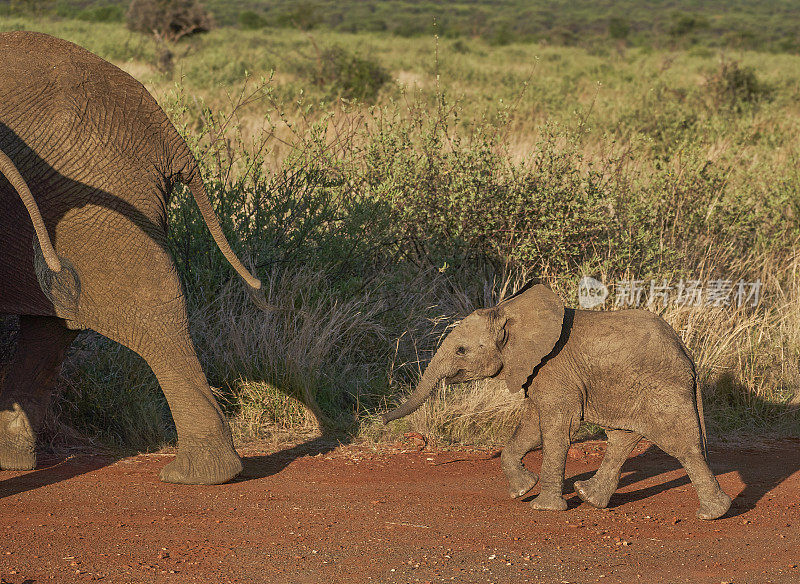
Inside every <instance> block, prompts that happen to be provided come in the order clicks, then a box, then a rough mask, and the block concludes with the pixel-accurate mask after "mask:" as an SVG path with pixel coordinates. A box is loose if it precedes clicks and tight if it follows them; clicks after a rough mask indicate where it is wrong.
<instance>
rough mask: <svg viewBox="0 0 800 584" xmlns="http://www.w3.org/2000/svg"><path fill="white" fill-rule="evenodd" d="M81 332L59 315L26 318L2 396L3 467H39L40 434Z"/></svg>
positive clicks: (0, 440)
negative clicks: (68, 353)
mask: <svg viewBox="0 0 800 584" xmlns="http://www.w3.org/2000/svg"><path fill="white" fill-rule="evenodd" d="M77 334H78V333H77V331H73V330H69V329H68V328H67V327H66V326H65V325H64V321H62V320H61V319H59V318H55V317H43V316H21V317H20V330H19V336H18V340H17V348H16V352H15V353H14V359H13V361H12V362H11V365H10V366H9V370H8V373H7V375H6V377H5V380H4V381H3V384H2V391H1V392H0V469H3V470H31V469H33V468H35V466H36V450H35V448H36V431H37V430H38V429H39V427H40V426H41V423H42V420H43V419H44V416H45V414H46V413H47V406H48V404H49V402H50V392H51V391H52V389H53V386H54V385H55V382H56V379H57V377H58V373H59V371H60V370H61V364H62V362H63V361H64V355H65V354H66V351H67V348H68V347H69V345H70V344H71V343H72V341H73V340H74V339H75V336H76V335H77Z"/></svg>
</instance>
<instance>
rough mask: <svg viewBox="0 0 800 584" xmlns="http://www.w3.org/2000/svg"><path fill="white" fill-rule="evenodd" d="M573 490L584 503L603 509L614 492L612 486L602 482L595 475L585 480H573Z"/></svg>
mask: <svg viewBox="0 0 800 584" xmlns="http://www.w3.org/2000/svg"><path fill="white" fill-rule="evenodd" d="M575 492H576V493H577V494H578V496H579V497H580V498H581V499H582V500H583V501H584V502H586V503H589V505H591V506H592V507H596V508H597V509H605V508H606V507H607V506H608V502H609V501H610V500H611V495H613V494H614V488H609V486H608V485H607V484H606V485H604V484H602V483H600V482H599V481H598V480H597V477H592V478H590V479H589V480H587V481H575Z"/></svg>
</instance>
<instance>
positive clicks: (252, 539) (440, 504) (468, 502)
mask: <svg viewBox="0 0 800 584" xmlns="http://www.w3.org/2000/svg"><path fill="white" fill-rule="evenodd" d="M406 446H408V447H410V446H411V444H410V443H409V444H408V445H406ZM403 450H406V451H403ZM409 450H410V451H409ZM243 454H244V455H245V457H246V458H245V471H244V473H243V476H241V477H240V478H239V479H238V480H237V481H236V482H233V483H231V484H227V485H222V486H214V487H187V486H177V485H166V484H161V483H159V482H158V480H157V478H156V473H157V471H158V469H159V468H160V467H161V466H162V465H164V464H165V463H166V462H168V460H169V456H168V455H163V454H162V455H142V456H136V457H133V458H126V459H123V460H118V461H114V460H111V459H108V458H104V457H98V456H77V457H73V458H70V459H67V460H45V461H43V465H42V468H40V469H38V470H36V471H32V472H0V527H1V528H2V540H0V576H2V577H1V578H0V581H2V582H10V583H14V584H21V583H26V584H31V583H40V582H52V581H55V582H86V581H92V580H95V581H96V580H100V581H102V582H125V583H127V582H142V583H151V582H156V583H158V582H169V583H183V582H213V583H218V582H219V583H222V582H237V583H239V582H242V583H250V582H252V583H262V582H280V583H294V582H309V583H311V582H313V583H320V582H322V583H331V584H332V583H338V582H348V583H350V582H353V583H359V582H370V581H372V582H387V583H395V582H397V583H405V582H423V583H424V582H442V581H455V582H498V583H505V582H509V583H510V582H514V583H517V582H547V583H556V584H558V583H561V582H574V583H582V582H602V583H613V582H619V583H625V584H630V583H636V582H644V583H677V582H691V583H705V582H709V583H715V584H719V583H722V582H733V583H735V584H743V583H754V584H765V583H768V582H792V583H796V582H800V529H798V526H800V441H781V442H773V443H766V444H764V443H762V444H759V445H758V446H757V447H751V448H749V449H743V448H741V447H732V446H727V447H724V448H723V447H718V448H712V451H711V459H712V467H713V469H714V471H715V472H716V473H717V474H718V476H719V480H720V483H721V485H722V487H723V489H725V490H726V491H727V492H728V493H729V494H730V495H731V496H733V497H735V502H734V507H733V508H732V509H731V512H730V513H729V515H728V516H726V517H725V518H724V519H721V520H719V521H715V522H711V523H704V522H701V521H699V520H697V519H695V518H694V512H695V509H696V507H697V499H696V497H695V494H694V491H693V489H692V488H691V486H690V484H689V483H688V480H687V478H686V475H685V473H684V472H683V471H682V470H680V469H679V468H678V467H677V464H676V462H675V461H674V460H673V459H671V458H669V457H667V456H666V455H665V454H663V453H662V452H661V451H659V450H658V449H656V448H654V447H649V446H648V445H642V446H640V447H639V448H638V449H637V451H636V452H634V454H633V455H632V456H631V458H630V459H629V460H628V462H627V463H626V465H625V468H624V474H623V479H622V481H621V488H620V490H619V491H618V493H617V494H616V495H615V496H614V498H613V499H612V500H611V508H610V509H609V510H605V511H599V510H596V509H592V508H591V507H589V506H587V505H585V504H581V502H580V501H579V500H578V499H577V497H576V496H574V495H571V496H570V498H569V503H570V509H569V510H568V511H566V512H562V513H553V512H537V511H534V510H532V509H530V507H529V506H528V505H527V504H526V503H525V502H522V501H512V500H511V499H509V498H508V496H507V495H506V484H505V481H504V479H503V476H502V474H501V471H500V464H499V459H498V458H496V457H495V458H491V457H490V456H487V453H481V452H436V451H414V450H413V449H411V448H382V449H380V450H378V451H374V450H371V449H369V448H367V447H365V446H352V445H351V446H340V447H337V448H333V445H332V444H331V443H330V442H328V441H326V440H323V439H316V440H312V441H310V442H307V443H305V444H303V445H300V446H298V447H293V448H286V449H284V450H280V451H278V452H272V453H269V454H265V453H263V452H259V451H258V450H257V449H256V448H254V447H251V448H250V449H248V450H246V451H243ZM601 454H602V445H601V444H599V443H594V442H588V443H584V444H579V445H576V446H574V447H573V449H572V450H571V452H570V459H569V465H568V468H567V476H568V477H570V479H569V480H568V482H567V490H568V491H569V492H570V493H571V492H572V491H571V486H572V481H573V480H574V479H576V478H583V477H586V476H588V473H590V472H591V471H592V470H594V469H596V468H597V466H598V464H599V461H600V456H601ZM526 462H527V463H528V464H530V465H534V466H538V464H539V463H540V462H541V459H540V455H539V454H538V453H533V454H531V455H529V458H528V459H527V460H526ZM534 493H536V491H533V492H532V494H534ZM529 498H530V497H528V499H529Z"/></svg>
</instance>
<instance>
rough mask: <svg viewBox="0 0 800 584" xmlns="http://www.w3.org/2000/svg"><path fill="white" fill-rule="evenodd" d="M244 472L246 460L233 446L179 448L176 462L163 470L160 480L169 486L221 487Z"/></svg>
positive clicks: (180, 446) (181, 446)
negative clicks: (244, 460)
mask: <svg viewBox="0 0 800 584" xmlns="http://www.w3.org/2000/svg"><path fill="white" fill-rule="evenodd" d="M240 472H242V460H241V459H240V458H239V455H238V454H236V451H235V450H234V449H233V447H232V446H230V445H227V444H222V445H219V446H217V447H211V446H209V445H202V446H198V445H192V446H183V445H179V446H178V454H177V456H175V460H173V461H172V462H170V463H169V464H168V465H167V466H165V467H164V468H163V469H161V473H160V474H159V478H160V479H161V480H162V481H164V482H165V483H180V484H184V485H219V484H221V483H226V482H228V481H229V480H231V479H232V478H233V477H235V476H236V475H238V474H239V473H240Z"/></svg>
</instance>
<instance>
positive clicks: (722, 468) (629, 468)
mask: <svg viewBox="0 0 800 584" xmlns="http://www.w3.org/2000/svg"><path fill="white" fill-rule="evenodd" d="M709 466H710V467H711V470H712V472H713V473H714V474H715V475H716V476H717V477H721V476H723V475H725V474H728V473H731V472H735V473H737V474H738V475H739V479H740V480H741V481H742V483H744V487H743V488H742V490H741V491H740V492H738V493H736V492H735V491H734V492H730V489H728V494H729V495H731V497H732V498H733V504H732V506H731V509H730V511H728V513H727V514H726V515H725V516H726V517H736V516H737V515H741V514H743V513H746V512H747V511H751V510H752V509H754V508H755V506H756V504H757V503H758V502H759V501H760V500H761V499H762V498H763V497H764V496H765V495H766V494H767V493H769V492H770V491H772V490H773V489H775V488H776V487H778V486H779V485H780V484H781V483H783V482H784V481H785V480H787V479H788V478H789V477H790V476H792V475H793V474H795V473H797V472H798V471H800V443H798V448H791V449H787V448H785V447H784V448H782V449H780V450H778V449H777V448H771V447H770V446H768V445H767V446H765V447H763V448H756V447H752V446H744V447H737V446H732V445H725V446H724V447H722V448H712V451H711V452H710V453H709ZM676 470H677V471H681V474H680V475H679V476H677V477H675V478H672V479H670V480H667V481H665V482H661V483H659V484H650V485H647V486H644V487H642V488H640V489H638V490H635V491H626V492H624V493H621V492H619V489H622V488H625V487H629V486H631V485H636V484H637V483H640V482H642V481H648V482H651V483H652V479H654V478H656V477H658V476H659V475H662V474H665V473H669V472H673V471H676ZM593 475H594V471H591V472H585V473H581V474H579V475H575V476H572V477H569V478H568V479H567V481H566V483H565V489H564V490H565V493H574V492H575V488H574V484H575V481H580V480H587V479H590V478H591V477H592V476H593ZM723 482H724V481H723ZM687 485H691V481H690V480H689V477H688V476H687V475H686V473H685V471H684V470H683V467H682V466H681V465H680V463H679V462H678V461H677V460H676V459H675V458H673V457H672V456H669V455H668V454H666V453H665V452H663V451H662V450H661V449H659V448H658V447H657V446H655V445H653V444H651V445H650V446H648V448H647V449H646V450H645V451H644V452H642V453H640V454H638V455H636V456H633V457H631V458H629V459H628V460H627V461H626V462H625V464H624V465H623V466H622V476H621V478H620V481H619V486H618V487H617V489H618V490H617V492H615V493H614V495H613V496H612V497H611V501H610V502H609V505H608V507H609V508H612V509H613V508H615V507H619V506H621V505H624V504H626V503H631V502H634V501H640V500H642V499H646V498H649V497H652V496H654V495H657V494H659V493H663V492H665V491H668V490H670V489H674V488H678V487H682V486H687ZM723 488H724V484H723ZM693 494H694V493H693ZM581 503H582V502H581V500H580V499H579V498H578V496H577V495H574V496H573V497H571V498H570V500H569V505H570V508H572V507H577V506H578V505H580V504H581Z"/></svg>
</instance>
